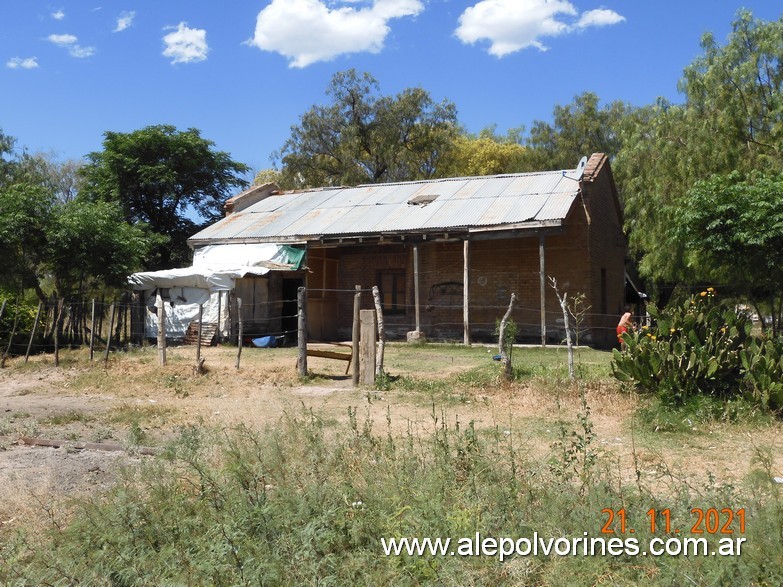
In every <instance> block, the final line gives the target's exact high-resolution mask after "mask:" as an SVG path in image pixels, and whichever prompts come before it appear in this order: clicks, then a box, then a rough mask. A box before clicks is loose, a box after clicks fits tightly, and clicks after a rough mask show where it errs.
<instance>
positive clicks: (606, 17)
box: [576, 8, 625, 29]
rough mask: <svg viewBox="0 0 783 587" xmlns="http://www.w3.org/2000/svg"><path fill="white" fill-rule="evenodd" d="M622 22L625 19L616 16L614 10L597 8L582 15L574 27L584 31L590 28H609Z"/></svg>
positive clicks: (618, 15)
mask: <svg viewBox="0 0 783 587" xmlns="http://www.w3.org/2000/svg"><path fill="white" fill-rule="evenodd" d="M624 21H625V17H624V16H622V15H620V14H617V13H616V12H615V11H614V10H608V9H606V8H599V9H597V10H588V11H587V12H584V13H582V16H580V17H579V22H577V23H576V26H577V27H579V28H580V29H586V28H587V27H591V26H609V25H613V24H617V23H620V22H624Z"/></svg>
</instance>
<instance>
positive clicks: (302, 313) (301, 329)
mask: <svg viewBox="0 0 783 587" xmlns="http://www.w3.org/2000/svg"><path fill="white" fill-rule="evenodd" d="M296 305H297V341H298V342H299V349H298V353H297V357H296V372H297V373H298V374H299V377H306V376H307V290H306V289H305V288H304V287H300V288H299V289H298V290H297V292H296Z"/></svg>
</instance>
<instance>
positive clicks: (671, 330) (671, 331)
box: [669, 328, 677, 334]
mask: <svg viewBox="0 0 783 587" xmlns="http://www.w3.org/2000/svg"><path fill="white" fill-rule="evenodd" d="M675 332H677V331H676V330H675V329H674V328H669V334H674V333H675Z"/></svg>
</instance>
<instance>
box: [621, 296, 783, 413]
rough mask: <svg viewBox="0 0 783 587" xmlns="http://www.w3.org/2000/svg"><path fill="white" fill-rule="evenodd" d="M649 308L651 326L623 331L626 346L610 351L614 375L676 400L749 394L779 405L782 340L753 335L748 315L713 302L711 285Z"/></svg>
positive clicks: (782, 379)
mask: <svg viewBox="0 0 783 587" xmlns="http://www.w3.org/2000/svg"><path fill="white" fill-rule="evenodd" d="M649 312H650V315H651V316H652V317H653V319H654V321H655V326H654V327H651V328H648V327H643V328H642V329H640V330H636V331H634V332H627V333H625V334H624V335H623V340H624V342H625V350H623V351H622V352H621V351H619V350H617V349H615V350H614V351H613V357H612V372H613V373H614V376H615V377H616V378H617V379H619V380H620V381H624V382H628V383H634V384H635V385H636V386H637V388H638V389H640V390H643V391H648V392H656V393H659V394H660V395H662V396H665V397H666V398H667V399H669V400H671V401H672V402H673V403H675V404H683V403H685V402H686V400H688V398H690V397H692V396H694V395H697V394H706V395H711V396H714V397H717V398H723V399H728V398H731V397H735V396H737V395H743V394H747V395H750V396H751V397H753V398H755V399H756V400H758V401H759V402H760V403H762V404H764V405H770V404H771V405H773V406H776V407H777V406H783V352H782V351H783V344H781V343H780V342H774V341H769V340H768V341H765V342H760V341H757V340H756V339H754V338H753V337H751V336H750V331H751V327H752V323H751V321H750V318H749V317H748V316H746V315H745V314H743V313H740V312H737V311H736V310H735V309H734V308H730V307H728V306H726V305H724V304H720V303H718V302H716V295H715V291H714V289H713V288H708V289H707V290H705V291H702V292H701V293H699V294H698V295H694V296H692V297H691V298H690V299H689V300H686V301H685V302H684V303H682V304H675V305H672V306H671V307H669V308H666V309H664V310H658V309H657V308H655V307H653V306H651V307H650V308H649Z"/></svg>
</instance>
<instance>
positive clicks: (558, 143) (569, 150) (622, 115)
mask: <svg viewBox="0 0 783 587" xmlns="http://www.w3.org/2000/svg"><path fill="white" fill-rule="evenodd" d="M633 110H634V109H633V108H632V107H631V106H629V105H628V104H626V103H624V102H619V101H617V102H612V103H611V104H608V105H606V106H604V107H603V108H601V107H600V106H599V99H598V96H597V95H596V94H594V93H592V92H585V93H583V94H580V95H578V96H575V97H574V100H573V102H572V103H571V104H566V105H565V106H560V105H556V106H555V107H554V110H553V113H552V116H553V122H552V123H548V122H544V121H540V120H538V121H535V122H534V123H533V126H532V127H531V129H530V137H529V138H528V140H527V146H528V147H529V152H528V166H529V168H531V169H571V168H573V167H575V166H576V164H577V163H578V162H579V160H580V159H581V158H582V157H584V156H585V155H587V156H589V155H590V154H591V153H606V154H607V155H609V156H610V157H614V156H615V155H616V154H617V153H618V152H619V151H620V149H621V148H622V144H623V129H624V126H625V124H626V120H627V118H628V116H629V115H630V114H631V113H632V112H633Z"/></svg>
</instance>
